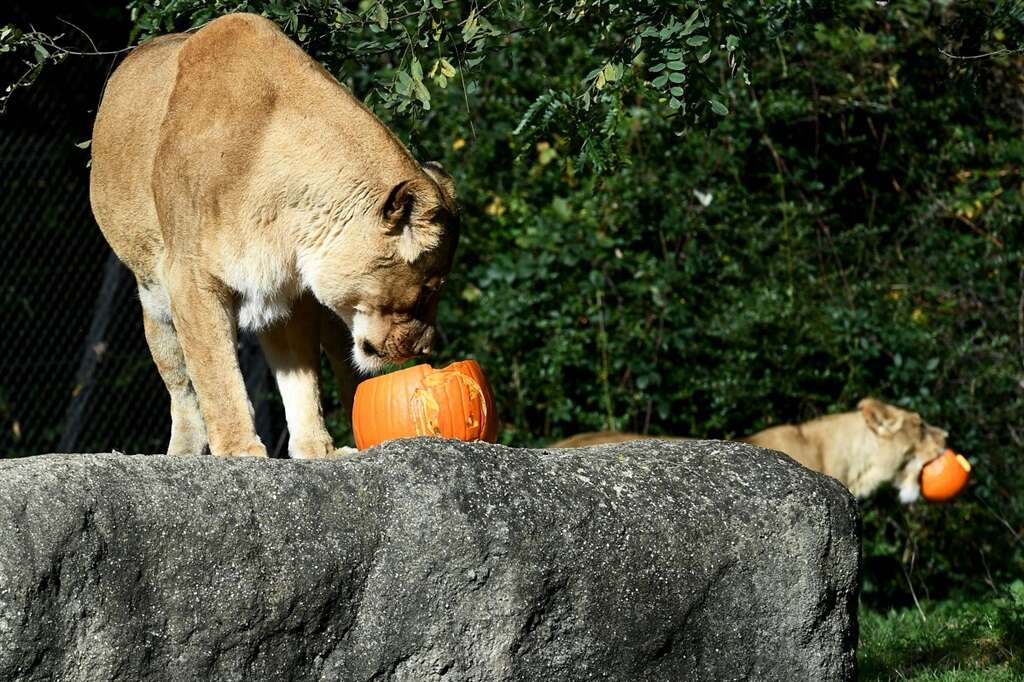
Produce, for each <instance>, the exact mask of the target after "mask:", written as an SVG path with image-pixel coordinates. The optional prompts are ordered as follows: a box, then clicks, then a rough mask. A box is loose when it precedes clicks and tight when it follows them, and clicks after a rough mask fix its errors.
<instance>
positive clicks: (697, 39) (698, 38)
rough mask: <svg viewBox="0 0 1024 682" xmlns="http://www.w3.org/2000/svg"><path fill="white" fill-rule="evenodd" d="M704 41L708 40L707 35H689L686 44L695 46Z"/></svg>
mask: <svg viewBox="0 0 1024 682" xmlns="http://www.w3.org/2000/svg"><path fill="white" fill-rule="evenodd" d="M706 42H708V37H707V36H701V35H697V36H690V37H689V38H687V39H686V44H687V45H691V46H693V47H697V46H698V45H703V44H704V43H706Z"/></svg>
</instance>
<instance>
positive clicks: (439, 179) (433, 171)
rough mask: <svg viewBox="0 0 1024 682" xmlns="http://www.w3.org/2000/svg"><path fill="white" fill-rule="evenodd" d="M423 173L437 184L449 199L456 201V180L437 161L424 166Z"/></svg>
mask: <svg viewBox="0 0 1024 682" xmlns="http://www.w3.org/2000/svg"><path fill="white" fill-rule="evenodd" d="M423 172H424V173H426V174H427V175H429V176H430V177H431V179H433V181H434V182H436V183H437V186H438V187H440V188H441V191H442V192H444V193H445V194H446V195H448V199H449V200H451V201H455V178H453V177H452V176H451V174H449V173H448V171H446V170H445V169H444V166H442V165H441V164H439V163H438V162H437V161H428V162H427V163H425V164H423Z"/></svg>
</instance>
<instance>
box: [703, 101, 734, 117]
mask: <svg viewBox="0 0 1024 682" xmlns="http://www.w3.org/2000/svg"><path fill="white" fill-rule="evenodd" d="M708 102H710V103H711V111H713V112H715V113H716V114H718V115H719V116H725V115H727V114H728V113H729V110H728V109H727V108H726V106H725V105H724V104H722V103H721V102H719V101H718V100H717V99H715V98H714V97H712V98H711V99H709V100H708Z"/></svg>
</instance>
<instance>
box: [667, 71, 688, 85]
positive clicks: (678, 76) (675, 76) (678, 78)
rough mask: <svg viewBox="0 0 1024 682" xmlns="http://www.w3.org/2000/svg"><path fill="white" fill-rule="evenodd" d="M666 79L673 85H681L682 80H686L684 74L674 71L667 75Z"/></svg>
mask: <svg viewBox="0 0 1024 682" xmlns="http://www.w3.org/2000/svg"><path fill="white" fill-rule="evenodd" d="M668 79H669V80H670V81H672V82H673V83H682V82H683V81H684V80H686V74H684V73H679V72H678V71H674V72H672V73H670V74H668Z"/></svg>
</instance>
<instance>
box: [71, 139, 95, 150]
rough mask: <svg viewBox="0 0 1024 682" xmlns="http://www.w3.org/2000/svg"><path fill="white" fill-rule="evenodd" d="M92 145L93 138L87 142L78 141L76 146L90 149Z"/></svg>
mask: <svg viewBox="0 0 1024 682" xmlns="http://www.w3.org/2000/svg"><path fill="white" fill-rule="evenodd" d="M91 145H92V140H86V141H85V142H76V143H75V146H76V147H78V148H79V149H88V148H89V147H90V146H91Z"/></svg>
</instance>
